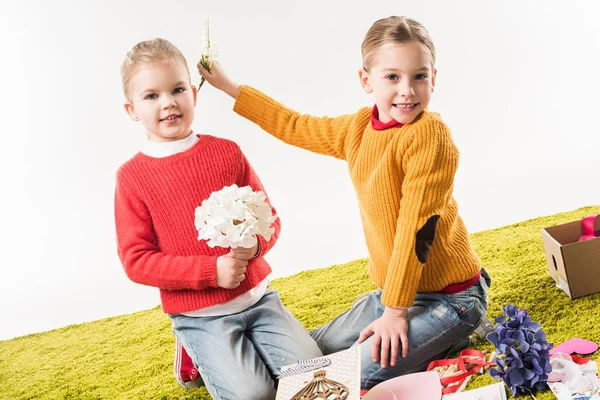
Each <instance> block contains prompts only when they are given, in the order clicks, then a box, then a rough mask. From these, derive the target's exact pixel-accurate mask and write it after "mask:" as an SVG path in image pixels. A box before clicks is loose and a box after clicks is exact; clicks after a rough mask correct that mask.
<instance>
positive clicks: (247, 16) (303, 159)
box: [0, 0, 600, 339]
mask: <svg viewBox="0 0 600 400" xmlns="http://www.w3.org/2000/svg"><path fill="white" fill-rule="evenodd" d="M211 3H215V4H217V3H218V5H211ZM367 4H368V5H367ZM598 4H599V3H597V2H592V1H572V2H570V4H569V5H568V6H567V5H566V3H565V2H564V1H548V0H544V1H542V0H540V1H533V0H529V1H502V2H500V1H481V0H473V1H467V0H463V1H460V2H456V1H453V2H449V1H443V0H440V1H420V2H416V1H410V2H409V1H401V0H393V1H378V0H370V1H369V2H366V1H364V2H363V3H362V5H361V3H358V2H356V3H353V2H348V1H314V0H302V1H297V2H293V1H284V0H279V1H252V2H249V1H242V0H240V1H222V2H205V1H202V2H200V1H192V0H190V1H155V0H144V1H141V0H140V1H115V0H107V1H87V2H83V1H68V0H62V1H57V2H42V1H37V2H27V1H20V2H16V1H4V0H3V1H2V2H1V7H0V9H1V15H0V40H1V47H0V49H1V51H2V53H1V54H2V55H1V62H0V89H1V93H0V106H1V111H2V124H1V127H2V128H1V131H0V132H1V134H2V138H1V141H0V152H1V154H0V171H1V174H2V175H1V177H2V181H1V184H2V195H1V196H0V199H1V207H0V224H1V225H0V246H1V252H0V256H1V260H0V272H1V274H0V320H1V321H2V322H1V323H0V339H7V338H11V337H14V336H18V335H23V334H27V333H32V332H39V331H43V330H47V329H51V328H56V327H60V326H64V325H67V324H72V323H79V322H83V321H90V320H95V319H99V318H104V317H109V316H114V315H119V314H125V313H130V312H133V311H136V310H143V309H147V308H150V307H153V306H155V305H157V304H158V303H159V297H158V290H157V289H155V288H149V287H143V286H140V285H137V284H134V283H132V282H130V281H129V280H128V279H127V277H126V276H125V274H124V273H123V270H122V267H121V265H120V262H119V260H118V257H117V255H116V244H115V237H114V222H113V194H114V180H115V172H116V170H117V168H118V167H119V165H120V164H121V163H123V162H124V161H125V160H127V159H128V158H129V157H131V156H132V155H133V154H134V153H135V152H137V151H138V149H139V148H140V146H141V144H142V143H143V141H144V140H145V132H144V131H143V130H142V128H141V125H139V124H135V123H133V122H132V121H131V120H130V119H129V118H128V117H127V116H126V114H125V112H124V111H123V107H122V104H123V101H124V99H123V95H122V93H121V82H120V74H119V67H120V64H121V61H122V60H123V58H124V56H125V54H126V52H127V51H128V50H129V49H130V48H131V47H132V46H133V45H134V44H135V43H136V42H138V41H141V40H146V39H150V38H154V37H158V36H160V37H164V38H166V39H168V40H170V41H172V42H173V43H174V44H175V45H176V46H178V47H179V48H180V49H181V50H182V51H183V53H184V54H185V55H186V57H187V58H188V63H189V64H190V66H191V67H192V77H193V78H192V79H193V82H195V83H197V82H198V81H199V77H198V75H197V74H196V72H195V67H194V65H195V64H196V60H197V59H198V58H199V55H200V47H199V38H200V34H201V28H202V22H203V21H204V18H205V17H210V18H211V26H212V30H211V33H212V37H213V38H214V39H215V41H217V43H218V46H219V49H220V59H221V62H222V64H223V65H224V67H225V68H226V70H227V71H228V73H229V74H230V75H231V76H232V77H233V78H234V79H236V80H237V81H239V82H241V83H248V84H251V85H253V86H255V87H257V88H259V89H261V90H263V91H265V92H266V93H268V94H270V95H271V96H273V97H275V98H276V99H278V100H280V101H282V102H283V103H285V104H287V105H289V106H291V107H293V108H295V109H297V110H299V111H301V112H306V113H310V114H314V115H325V114H327V115H330V116H335V115H339V114H342V113H351V112H354V111H355V110H357V109H358V108H359V107H361V106H365V105H371V104H372V99H371V98H370V97H369V96H367V95H365V94H364V93H363V92H362V90H361V88H360V85H359V82H358V78H357V70H358V68H359V67H360V65H361V59H360V44H361V41H362V38H363V36H364V34H365V32H366V31H367V29H368V28H369V27H370V25H371V24H372V23H373V22H374V21H375V20H377V19H379V18H382V17H386V16H389V15H407V16H410V17H413V18H415V19H417V20H419V21H421V22H422V23H424V24H425V26H426V27H427V28H428V30H429V31H430V33H431V35H432V37H433V39H434V42H435V43H436V46H437V49H438V53H437V60H438V61H437V68H438V77H437V78H438V79H437V87H436V92H435V93H434V98H433V101H432V103H431V107H430V108H431V109H432V110H434V111H439V112H440V113H441V114H442V116H443V118H444V119H445V121H446V122H447V123H448V124H449V126H450V127H451V128H452V131H453V135H454V139H455V141H456V143H457V145H458V147H459V149H460V151H461V162H460V168H459V170H458V174H457V177H456V186H455V197H456V198H457V200H458V203H459V206H460V213H461V215H462V217H463V218H464V220H465V222H466V224H467V227H468V229H469V231H470V232H476V231H480V230H485V229H491V228H497V227H499V226H503V225H507V224H510V223H513V222H518V221H521V220H525V219H528V218H533V217H537V216H540V215H547V214H553V213H557V212H561V211H568V210H571V209H574V208H578V207H581V206H584V205H591V204H598V199H599V197H600V187H599V185H598V184H597V182H598V171H599V168H598V166H599V163H598V158H597V154H598V148H599V147H600V146H599V145H600V138H599V135H598V125H597V122H598V114H599V111H598V106H599V103H598V100H597V99H598V92H599V90H600V82H599V78H598V72H597V71H598V68H599V66H600V51H599V50H600V48H599V47H600V40H599V39H600V25H598V24H597V17H598V15H600V13H599V11H600V6H599V5H598ZM232 105H233V101H232V100H231V99H230V98H229V97H227V96H226V95H224V94H222V93H219V92H217V91H216V90H214V89H213V88H211V87H209V86H208V85H206V86H205V87H203V88H202V90H201V92H200V95H199V103H198V107H197V111H198V112H197V119H196V121H195V123H194V125H193V128H194V129H195V131H196V132H200V133H210V134H213V135H216V136H221V137H225V138H229V139H233V140H235V141H236V142H238V143H239V144H240V145H241V147H242V149H243V151H244V152H245V153H246V155H247V156H248V158H249V160H250V161H251V163H252V164H253V166H254V168H255V169H256V171H257V172H258V175H259V176H260V178H261V180H262V181H263V183H264V185H265V187H266V188H267V191H268V193H269V195H270V197H271V199H272V202H273V204H274V205H275V207H276V208H277V210H278V213H279V215H280V216H281V219H282V224H283V231H282V234H281V238H280V240H279V242H278V244H277V246H276V247H275V248H274V249H273V250H272V251H271V253H270V254H269V256H268V260H269V262H270V263H271V265H272V267H273V270H274V272H273V275H272V277H278V276H286V275H290V274H294V273H296V272H299V271H302V270H305V269H311V268H320V267H327V266H329V265H332V264H339V263H344V262H347V261H351V260H354V259H357V258H362V257H366V256H367V251H366V247H365V245H364V239H363V236H362V228H361V225H360V220H359V214H358V209H357V205H356V198H355V195H354V192H353V188H352V185H351V183H350V179H349V177H348V174H347V171H346V165H345V164H344V163H343V162H341V161H338V160H335V159H333V158H331V159H330V158H327V157H324V156H319V155H315V154H312V153H309V152H306V151H304V150H300V149H296V148H293V147H291V146H288V145H285V144H282V143H281V142H278V141H277V140H276V139H274V138H272V137H270V136H269V135H268V134H266V133H264V132H262V131H260V130H259V129H258V128H256V127H255V126H253V125H252V124H251V123H250V122H248V121H246V120H244V119H242V118H241V117H239V116H237V115H235V114H234V113H233V112H232V111H231V108H232Z"/></svg>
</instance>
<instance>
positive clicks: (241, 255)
mask: <svg viewBox="0 0 600 400" xmlns="http://www.w3.org/2000/svg"><path fill="white" fill-rule="evenodd" d="M256 253H258V242H256V244H255V245H254V247H251V248H249V249H245V248H243V247H236V248H235V249H231V255H233V257H235V258H237V259H238V260H244V261H248V260H251V259H253V258H254V256H255V255H256Z"/></svg>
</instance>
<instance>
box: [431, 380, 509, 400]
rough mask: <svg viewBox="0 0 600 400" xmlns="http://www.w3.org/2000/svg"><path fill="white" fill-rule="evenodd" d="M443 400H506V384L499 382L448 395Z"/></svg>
mask: <svg viewBox="0 0 600 400" xmlns="http://www.w3.org/2000/svg"><path fill="white" fill-rule="evenodd" d="M442 400H506V391H505V390H504V382H497V383H494V384H492V385H487V386H484V387H480V388H477V389H473V390H466V391H464V392H460V393H453V394H446V395H444V396H442Z"/></svg>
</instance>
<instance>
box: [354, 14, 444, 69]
mask: <svg viewBox="0 0 600 400" xmlns="http://www.w3.org/2000/svg"><path fill="white" fill-rule="evenodd" d="M411 41H415V42H417V43H420V44H422V45H423V46H425V47H426V48H427V50H429V53H430V54H431V62H432V64H433V65H435V46H434V45H433V40H431V36H429V32H427V29H425V27H424V26H423V25H422V24H421V23H420V22H418V21H415V20H414V19H410V18H407V17H398V16H391V17H387V18H383V19H380V20H378V21H376V22H375V23H374V24H373V25H372V26H371V28H369V30H368V31H367V34H366V35H365V38H364V40H363V42H362V46H361V51H362V59H363V68H364V69H365V71H369V68H370V67H371V63H372V62H373V56H374V55H375V52H376V51H377V50H378V49H379V48H380V47H381V46H383V45H384V44H387V43H406V42H411Z"/></svg>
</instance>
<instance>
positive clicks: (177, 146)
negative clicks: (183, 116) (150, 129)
mask: <svg viewBox="0 0 600 400" xmlns="http://www.w3.org/2000/svg"><path fill="white" fill-rule="evenodd" d="M198 140H199V138H198V136H196V135H195V134H194V132H190V134H189V135H188V136H187V137H185V138H183V139H179V140H175V141H174V142H153V141H151V140H150V139H148V140H146V143H144V147H143V148H142V153H144V154H145V155H147V156H150V157H154V158H163V157H168V156H172V155H173V154H177V153H182V152H184V151H186V150H188V149H190V148H192V147H193V146H194V145H195V144H196V143H197V142H198Z"/></svg>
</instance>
